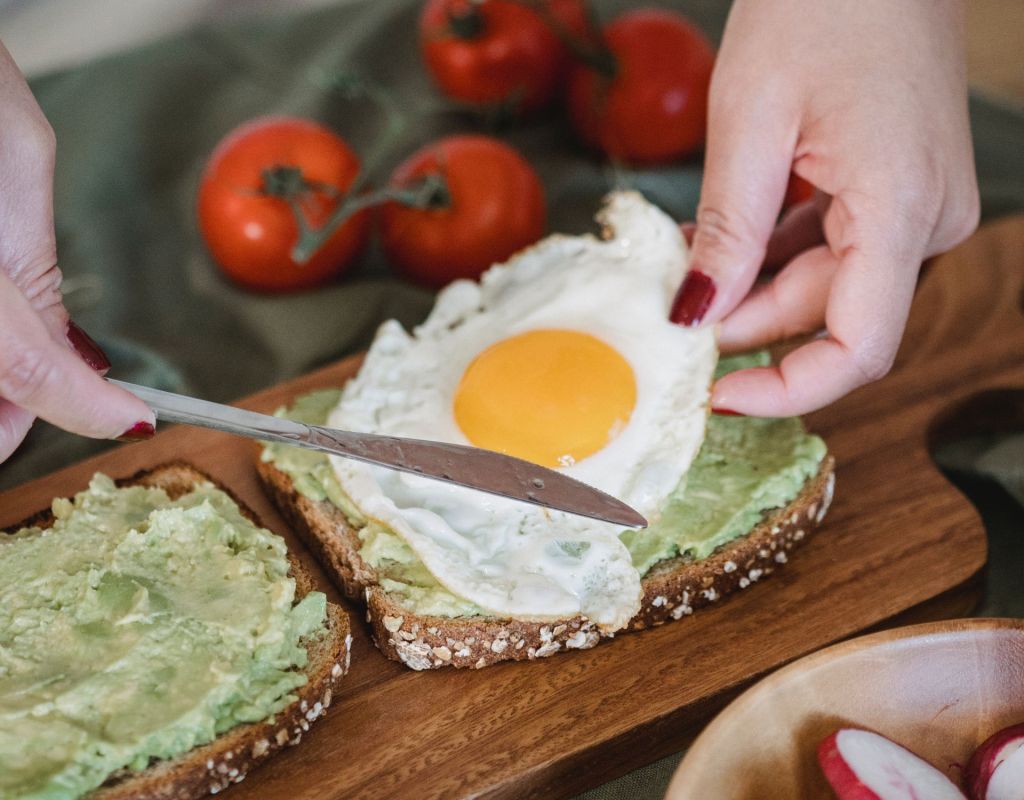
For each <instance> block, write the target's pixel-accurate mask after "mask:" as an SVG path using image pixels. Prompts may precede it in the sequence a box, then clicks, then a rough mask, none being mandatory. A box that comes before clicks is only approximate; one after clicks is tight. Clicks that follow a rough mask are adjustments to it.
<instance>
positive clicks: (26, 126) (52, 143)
mask: <svg viewBox="0 0 1024 800" xmlns="http://www.w3.org/2000/svg"><path fill="white" fill-rule="evenodd" d="M4 133H5V136H4V138H5V139H6V140H7V142H8V143H9V144H10V145H12V146H13V147H14V148H15V152H16V153H18V154H20V157H21V159H22V160H23V161H25V162H26V163H29V164H39V165H43V166H45V167H48V166H49V165H51V164H53V163H54V161H55V158H56V153H57V135H56V134H55V133H54V131H53V126H52V125H50V123H49V122H48V121H47V119H46V117H45V116H43V113H42V112H41V111H40V112H39V113H35V114H24V115H20V119H19V120H18V123H17V124H12V125H11V126H10V127H9V128H8V129H7V130H6V131H5V132H4Z"/></svg>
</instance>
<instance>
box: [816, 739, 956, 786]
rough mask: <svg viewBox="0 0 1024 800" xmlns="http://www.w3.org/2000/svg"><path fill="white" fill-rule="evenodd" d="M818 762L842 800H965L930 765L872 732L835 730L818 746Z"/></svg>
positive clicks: (948, 781) (948, 780) (950, 783)
mask: <svg viewBox="0 0 1024 800" xmlns="http://www.w3.org/2000/svg"><path fill="white" fill-rule="evenodd" d="M818 762H819V763H820V764H821V768H822V769H823V770H824V771H825V777H826V778H827V779H828V782H829V783H830V784H831V785H832V788H833V789H835V792H836V794H837V795H838V796H839V800H964V796H963V794H962V793H961V791H960V790H959V789H957V788H956V786H954V785H953V782H952V781H951V780H950V779H949V778H947V777H946V776H945V775H943V774H942V773H941V772H939V770H937V769H936V768H935V767H933V766H932V765H931V764H929V763H928V762H927V761H925V760H924V759H922V758H920V757H918V756H916V755H914V754H913V753H911V752H910V751H909V750H907V749H906V748H904V747H900V746H899V745H898V744H896V742H894V741H892V740H891V739H886V738H885V737H884V736H879V735H878V734H877V733H872V732H871V731H862V730H858V729H856V728H842V729H840V730H838V731H836V732H835V733H833V734H832V735H831V736H829V737H828V738H826V739H825V740H824V741H823V742H822V743H821V745H820V746H819V747H818Z"/></svg>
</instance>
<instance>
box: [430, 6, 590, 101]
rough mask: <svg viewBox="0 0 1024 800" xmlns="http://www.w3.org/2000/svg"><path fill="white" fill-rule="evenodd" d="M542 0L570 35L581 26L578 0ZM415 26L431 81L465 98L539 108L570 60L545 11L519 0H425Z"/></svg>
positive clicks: (555, 89)
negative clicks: (478, 0) (418, 33)
mask: <svg viewBox="0 0 1024 800" xmlns="http://www.w3.org/2000/svg"><path fill="white" fill-rule="evenodd" d="M542 2H544V3H546V6H547V13H549V14H550V15H551V16H552V17H553V18H554V19H555V20H557V21H558V23H559V24H560V25H562V26H563V27H565V28H566V29H568V30H569V31H571V32H573V33H574V34H575V35H581V34H582V32H583V31H585V30H586V26H587V18H586V11H585V8H584V2H583V0H542ZM419 30H420V43H421V46H422V48H423V57H424V59H425V60H426V63H427V67H428V69H429V70H430V73H431V75H433V77H434V81H435V82H436V83H437V85H438V86H439V87H440V89H441V91H442V92H444V93H445V94H446V95H447V96H448V97H451V98H452V99H454V100H461V101H462V102H464V103H472V104H473V105H481V106H488V105H497V104H500V103H506V102H512V103H514V104H515V105H516V107H517V108H516V110H521V111H533V110H536V109H538V108H541V107H543V106H545V105H547V104H548V103H549V102H551V100H552V99H553V98H554V97H555V95H556V93H557V92H558V89H559V87H560V85H561V80H562V77H563V76H564V73H565V70H566V68H567V67H568V52H567V50H566V48H565V46H564V45H563V43H562V41H561V40H560V39H559V37H558V36H557V35H556V34H555V32H554V30H553V29H552V26H551V23H550V21H548V20H545V14H543V13H542V12H539V11H537V10H534V9H532V8H529V7H528V6H527V5H526V3H523V2H517V0H484V2H474V1H473V0H428V2H427V4H426V5H425V6H424V8H423V13H422V15H421V16H420V25H419Z"/></svg>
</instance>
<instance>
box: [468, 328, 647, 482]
mask: <svg viewBox="0 0 1024 800" xmlns="http://www.w3.org/2000/svg"><path fill="white" fill-rule="evenodd" d="M635 404H636V379H635V378H634V376H633V370H632V369H631V368H630V366H629V363H628V362H627V361H626V359H624V358H623V357H622V356H621V355H620V354H619V353H618V352H617V351H616V350H614V349H613V348H611V347H609V346H608V345H607V344H605V343H604V342H602V341H601V340H600V339H597V338H596V337H594V336H591V335H590V334H587V333H580V332H579V331H570V330H546V329H545V330H534V331H529V332H527V333H522V334H519V335H517V336H512V337H510V338H508V339H503V340H502V341H500V342H497V343H496V344H493V345H491V346H490V347H488V348H487V349H486V350H484V351H483V352H481V353H480V354H479V355H478V356H477V357H476V358H475V359H474V360H473V361H472V363H470V365H469V367H468V368H467V369H466V372H465V374H463V376H462V380H461V381H460V382H459V386H458V389H457V390H456V392H455V406H454V412H455V419H456V421H457V422H458V424H459V427H460V428H461V429H462V432H463V433H464V434H465V435H466V438H467V439H469V441H470V442H472V443H473V444H474V445H475V446H477V447H482V448H485V449H487V450H496V451H498V452H499V453H507V454H508V455H512V456H517V457H519V458H524V459H526V460H527V461H532V462H533V463H535V464H540V465H542V466H545V467H560V466H566V465H568V464H571V463H574V462H576V461H581V460H583V459H584V458H586V457H587V456H590V455H593V454H594V453H596V452H597V451H598V450H600V449H601V448H602V447H604V446H605V445H606V444H608V442H610V441H611V440H612V439H613V438H615V436H616V435H617V434H618V432H619V431H620V430H621V429H622V428H623V427H624V426H625V424H626V423H627V422H628V421H629V417H630V414H632V413H633V406H634V405H635Z"/></svg>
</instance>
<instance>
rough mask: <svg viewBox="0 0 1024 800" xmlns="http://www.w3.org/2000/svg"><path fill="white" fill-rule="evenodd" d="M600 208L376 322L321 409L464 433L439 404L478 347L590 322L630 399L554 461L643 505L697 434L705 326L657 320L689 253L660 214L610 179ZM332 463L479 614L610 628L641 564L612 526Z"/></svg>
mask: <svg viewBox="0 0 1024 800" xmlns="http://www.w3.org/2000/svg"><path fill="white" fill-rule="evenodd" d="M599 220H600V221H601V222H602V223H603V225H604V227H605V238H604V239H602V240H599V239H596V238H594V237H592V236H576V237H572V236H552V237H549V238H548V239H545V240H544V241H542V242H540V243H539V244H537V245H536V246H534V247H533V248H531V249H529V250H527V251H524V252H523V253H520V254H518V255H516V256H514V257H513V258H512V259H510V260H509V261H508V262H507V263H505V264H503V265H499V266H495V267H493V268H491V269H490V270H488V271H487V272H486V273H485V274H484V276H483V278H482V280H481V282H480V283H479V284H478V283H473V282H469V281H460V282H457V283H454V284H452V285H451V286H449V287H448V288H447V289H445V290H444V291H442V292H441V293H440V294H439V295H438V298H437V303H436V305H435V306H434V309H433V311H432V312H431V314H430V316H429V317H428V319H427V320H426V321H425V322H424V323H423V324H422V325H421V326H419V327H418V328H417V329H416V330H415V331H414V332H413V334H412V335H409V334H408V333H406V332H405V331H404V330H403V329H402V327H401V326H400V325H399V324H398V323H397V322H395V321H389V322H386V323H384V324H383V325H382V326H381V328H380V329H379V331H378V333H377V337H376V339H375V340H374V343H373V345H372V347H371V348H370V350H369V352H368V354H367V357H366V361H365V362H364V364H363V366H362V368H361V369H360V372H359V374H358V375H357V376H356V377H355V378H354V379H353V380H351V381H350V382H349V383H348V384H347V385H346V387H345V390H344V392H343V393H342V396H341V399H340V401H339V403H338V406H337V408H336V409H335V410H334V411H333V412H332V414H331V416H330V419H329V424H330V425H331V426H333V427H338V428H344V429H348V430H356V431H365V432H374V433H383V434H391V435H395V436H408V437H414V438H420V439H432V440H435V441H446V442H455V443H460V444H471V442H469V441H468V440H467V439H466V437H465V435H464V434H463V433H462V431H461V430H460V428H459V426H458V423H457V422H456V420H455V418H454V416H453V412H452V407H453V402H454V394H455V390H456V388H457V387H458V385H459V381H460V380H461V378H462V374H463V372H464V371H465V369H466V368H467V366H468V365H469V363H470V362H471V361H472V360H473V359H474V358H475V357H476V356H477V355H478V354H479V353H480V352H481V351H482V350H484V349H486V348H487V347H489V346H490V345H492V344H494V343H496V342H498V341H501V340H503V339H506V338H508V337H510V336H514V335H517V334H519V333H523V332H526V331H529V330H534V329H541V328H563V329H572V330H576V331H581V332H584V333H589V334H591V335H593V336H595V337H597V338H598V339H600V340H602V341H604V342H605V343H606V344H608V345H610V346H611V347H613V348H614V349H615V350H616V351H618V352H619V354H621V355H622V356H623V357H624V358H625V359H626V360H627V361H628V362H629V364H630V366H631V367H632V369H633V373H634V376H635V379H636V384H637V399H636V405H635V407H634V409H633V413H632V415H631V417H630V419H629V422H628V423H627V424H626V426H625V427H624V428H623V429H622V431H621V432H619V433H618V435H617V436H616V437H615V438H614V439H612V441H610V442H609V444H608V445H607V446H605V447H604V448H603V449H602V450H601V451H599V452H598V453H595V454H594V455H592V456H590V457H588V458H586V459H583V460H581V461H580V462H578V463H576V464H573V465H570V466H566V467H563V468H562V470H561V471H564V472H565V473H567V474H569V475H571V476H573V477H575V478H578V479H579V480H582V481H584V482H586V483H589V484H591V485H593V486H596V487H598V488H600V489H602V490H604V491H606V492H608V493H610V494H612V495H615V496H616V497H619V498H621V499H622V500H624V501H625V502H627V503H629V504H630V505H631V506H633V507H634V508H636V509H637V510H638V511H639V512H640V513H641V514H643V515H644V516H646V517H647V518H648V520H653V519H656V518H657V516H658V515H659V514H660V511H661V509H662V507H663V505H664V502H665V499H666V498H667V496H668V495H669V494H670V493H671V492H672V491H673V490H675V488H676V487H677V486H678V485H679V484H680V483H681V482H682V481H683V480H684V478H685V475H686V471H687V469H688V468H689V465H690V463H691V462H692V461H693V458H694V457H695V456H696V454H697V451H698V449H699V447H700V445H701V442H702V441H703V438H704V426H705V422H706V418H707V401H708V389H709V385H710V382H711V378H712V374H713V371H714V366H715V362H716V360H717V348H716V342H715V334H714V332H713V330H711V329H708V328H702V329H689V328H682V327H680V326H678V325H674V324H672V323H670V322H669V321H668V312H669V307H670V304H671V301H672V297H673V295H674V293H675V291H676V289H677V288H678V286H679V284H680V282H681V281H682V278H683V275H684V273H685V270H686V264H687V258H686V255H687V253H686V245H685V242H684V241H683V238H682V236H681V235H680V232H679V229H678V227H677V225H676V224H675V223H674V222H673V221H672V220H671V219H670V218H669V217H667V216H666V215H665V214H664V213H662V212H661V211H660V210H658V209H657V208H656V207H654V206H653V205H651V204H650V203H648V202H647V201H645V200H644V199H643V198H642V197H641V196H640V195H639V194H636V193H632V192H621V193H615V194H613V195H611V196H610V197H609V199H608V201H607V205H606V207H605V209H604V210H603V211H602V213H601V215H600V216H599ZM331 463H332V465H333V467H334V470H335V473H336V474H337V476H338V480H339V481H340V483H341V486H342V488H343V489H344V490H345V492H346V493H347V494H348V496H349V497H350V498H351V499H352V501H353V503H354V504H355V505H356V506H357V507H358V508H359V509H360V511H361V512H362V513H363V514H364V515H366V516H367V517H369V518H372V519H376V520H378V521H379V522H380V523H382V524H383V525H385V526H386V527H388V528H389V529H390V530H392V531H393V532H394V533H395V534H396V535H398V536H399V537H401V538H402V539H403V540H404V541H405V542H406V543H407V544H408V545H409V546H410V547H411V548H412V550H413V551H414V552H415V553H416V554H417V555H418V557H419V558H420V559H421V560H422V561H423V563H424V565H425V566H426V567H427V569H428V570H429V571H430V572H431V573H432V574H433V575H434V576H435V577H436V578H437V580H438V581H439V582H440V583H441V584H442V585H444V586H445V587H446V588H447V589H448V590H449V591H451V592H452V593H453V594H456V595H458V596H459V597H463V598H465V599H467V600H469V601H471V602H473V603H475V604H476V605H478V606H480V607H481V608H483V609H485V610H486V611H488V612H489V613H492V614H494V615H496V616H502V617H512V618H516V619H524V620H555V619H565V618H570V617H573V616H576V615H581V616H585V617H587V618H589V619H590V620H592V621H594V622H595V623H596V624H597V625H598V626H599V627H601V628H602V629H604V630H606V631H613V630H616V629H619V628H621V627H623V626H625V624H626V623H627V622H628V621H629V619H630V618H631V617H632V616H633V615H634V614H635V613H636V612H637V610H638V609H639V605H640V598H641V589H640V576H639V574H638V572H637V570H636V569H635V568H634V567H633V564H632V561H631V559H630V556H629V552H628V551H627V550H626V548H625V546H624V545H623V544H622V543H621V541H620V540H619V538H618V534H619V533H620V532H621V529H619V528H617V527H616V526H613V525H610V524H608V523H602V522H597V521H594V520H589V519H583V518H580V517H576V516H574V515H570V514H565V513H562V512H557V511H551V510H548V509H542V508H538V507H536V506H531V505H528V504H525V503H520V502H516V501H512V500H507V499H504V498H499V497H494V496H492V495H487V494H484V493H481V492H477V491H474V490H472V489H466V488H464V487H459V486H452V485H449V484H444V483H440V482H437V481H433V480H430V479H427V478H422V477H419V476H416V475H410V474H407V473H399V472H395V471H393V470H387V469H383V468H380V467H373V466H371V465H367V464H361V463H359V462H355V461H352V460H348V459H343V458H339V457H332V458H331Z"/></svg>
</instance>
